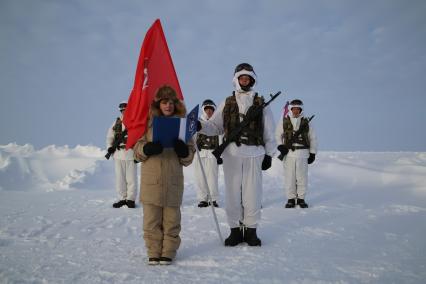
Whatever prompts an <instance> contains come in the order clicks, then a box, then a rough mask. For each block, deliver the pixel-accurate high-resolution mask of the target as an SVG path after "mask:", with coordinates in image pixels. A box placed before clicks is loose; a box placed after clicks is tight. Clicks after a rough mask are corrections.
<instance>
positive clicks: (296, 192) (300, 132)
mask: <svg viewBox="0 0 426 284" xmlns="http://www.w3.org/2000/svg"><path fill="white" fill-rule="evenodd" d="M289 109H290V112H289V113H288V115H286V114H284V115H283V116H282V117H281V119H280V120H279V123H278V125H277V128H276V131H275V136H276V141H277V144H279V146H278V150H279V151H280V153H281V157H283V159H282V161H283V164H284V189H285V191H286V193H287V199H288V200H287V204H286V205H285V207H286V208H294V207H295V206H296V204H297V205H299V207H300V208H307V207H308V204H307V203H306V202H305V195H306V190H307V187H308V164H312V163H313V162H314V161H315V154H316V152H317V139H316V135H315V131H314V129H313V127H312V125H311V124H310V123H309V119H308V118H306V117H304V116H303V102H302V101H301V100H299V99H295V100H293V101H291V102H290V105H289Z"/></svg>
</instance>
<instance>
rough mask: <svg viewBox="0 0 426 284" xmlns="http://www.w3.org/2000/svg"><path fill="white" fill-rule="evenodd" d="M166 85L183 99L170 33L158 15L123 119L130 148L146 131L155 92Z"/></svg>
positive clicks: (146, 44) (127, 146) (138, 68)
mask: <svg viewBox="0 0 426 284" xmlns="http://www.w3.org/2000/svg"><path fill="white" fill-rule="evenodd" d="M163 85H169V86H171V87H172V88H173V89H175V91H176V93H177V95H178V98H179V99H183V95H182V91H181V89H180V85H179V81H178V78H177V76H176V71H175V68H174V66H173V61H172V57H171V55H170V52H169V48H168V47H167V42H166V37H165V36H164V33H163V28H162V27H161V23H160V20H159V19H157V20H156V21H155V22H154V24H153V25H152V26H151V27H150V28H149V30H148V31H147V33H146V35H145V39H144V40H143V43H142V47H141V51H140V54H139V60H138V66H137V68H136V75H135V83H134V85H133V90H132V92H131V93H130V97H129V100H128V103H127V108H126V111H125V112H124V119H123V123H124V125H125V126H126V128H127V132H128V137H127V143H126V149H129V148H132V147H133V146H134V145H135V143H136V142H137V141H138V139H139V138H140V137H142V135H143V134H144V132H145V129H146V126H147V122H148V121H147V120H148V112H149V107H150V105H151V102H152V100H153V98H154V96H155V92H156V91H157V90H158V88H159V87H161V86H163Z"/></svg>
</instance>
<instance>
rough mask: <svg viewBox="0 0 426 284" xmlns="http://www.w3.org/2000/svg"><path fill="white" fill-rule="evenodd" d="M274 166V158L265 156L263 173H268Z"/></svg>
mask: <svg viewBox="0 0 426 284" xmlns="http://www.w3.org/2000/svg"><path fill="white" fill-rule="evenodd" d="M271 164H272V157H271V156H269V155H265V158H263V161H262V171H266V170H267V169H269V168H270V167H271Z"/></svg>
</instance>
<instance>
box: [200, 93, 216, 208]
mask: <svg viewBox="0 0 426 284" xmlns="http://www.w3.org/2000/svg"><path fill="white" fill-rule="evenodd" d="M215 110H216V104H215V103H214V102H213V101H212V100H205V101H204V102H203V104H202V106H201V111H202V113H201V116H200V120H203V121H207V120H209V119H210V118H211V117H212V115H213V113H214V111H215ZM219 143H220V140H219V135H214V136H207V135H204V134H201V133H198V134H197V136H196V144H197V147H198V150H199V153H200V159H198V158H197V157H196V158H195V163H194V169H195V179H196V181H197V199H198V201H199V203H198V207H200V208H201V207H207V206H209V205H210V204H209V200H208V194H209V192H210V194H211V200H212V204H213V206H214V207H219V205H218V204H217V200H218V199H219V191H218V173H219V166H218V164H219V163H221V161H217V160H216V157H215V156H213V154H212V151H213V150H214V149H216V148H217V147H218V146H219ZM201 167H203V168H204V172H205V175H206V178H207V184H206V181H205V180H204V176H203V173H202V169H201ZM206 186H207V187H208V188H206Z"/></svg>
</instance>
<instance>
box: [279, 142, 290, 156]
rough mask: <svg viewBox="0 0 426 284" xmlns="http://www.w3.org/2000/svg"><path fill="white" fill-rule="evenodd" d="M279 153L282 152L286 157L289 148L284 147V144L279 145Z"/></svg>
mask: <svg viewBox="0 0 426 284" xmlns="http://www.w3.org/2000/svg"><path fill="white" fill-rule="evenodd" d="M277 149H278V151H280V152H281V155H282V156H283V157H284V156H285V155H287V153H288V148H287V147H286V146H284V144H281V145H278V147H277Z"/></svg>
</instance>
